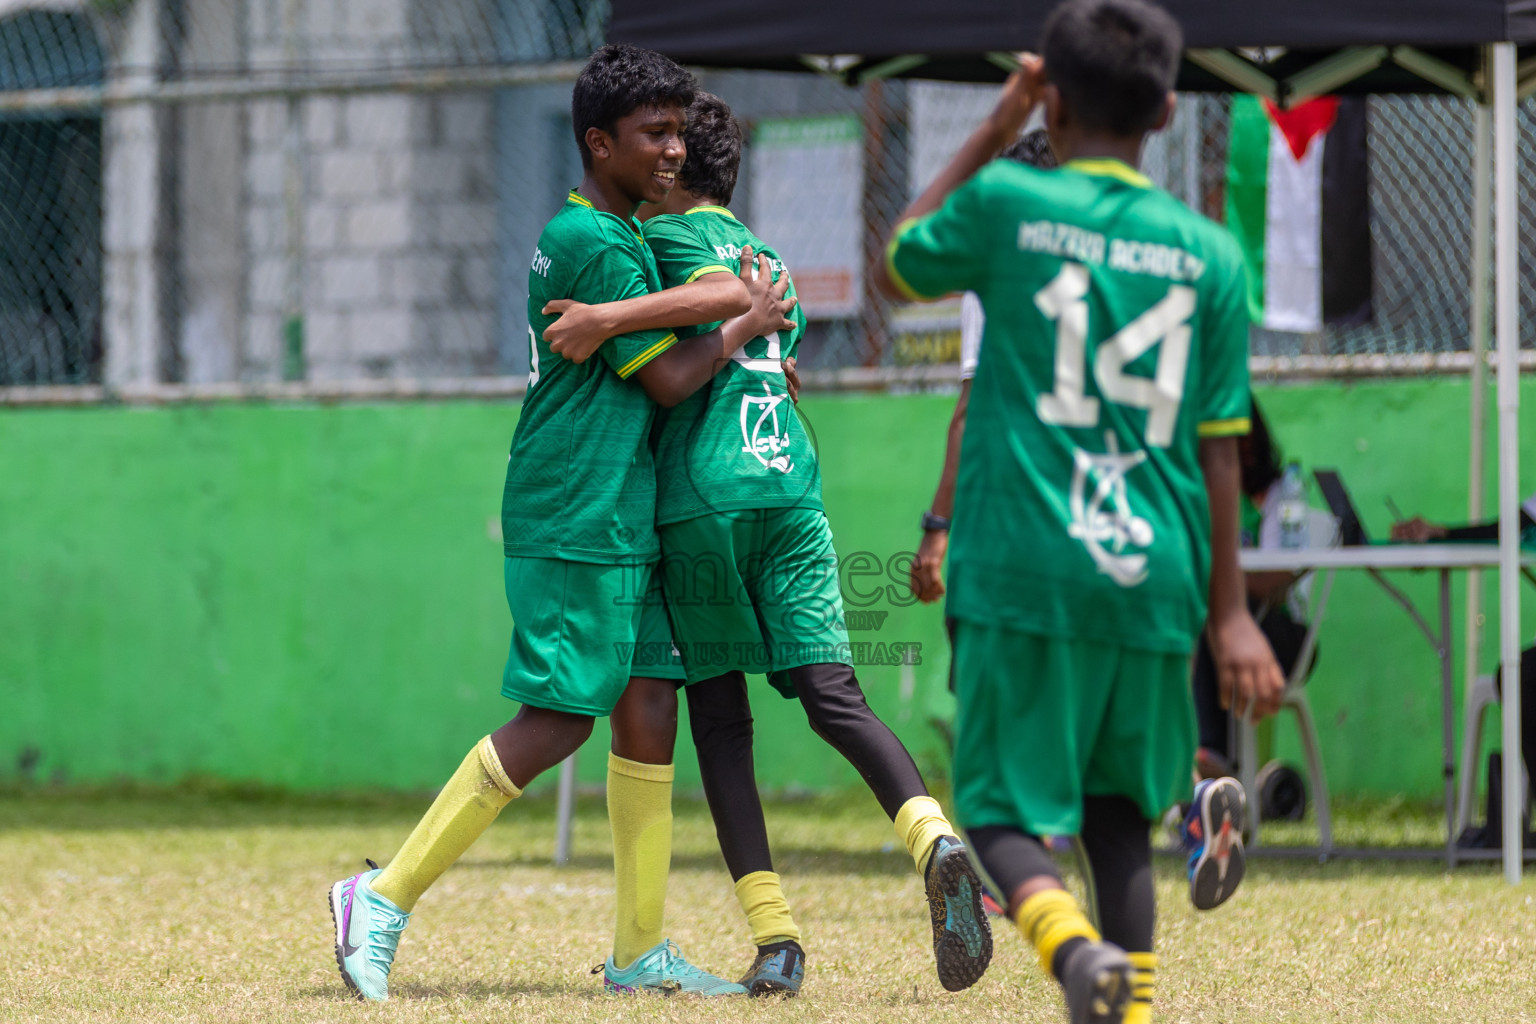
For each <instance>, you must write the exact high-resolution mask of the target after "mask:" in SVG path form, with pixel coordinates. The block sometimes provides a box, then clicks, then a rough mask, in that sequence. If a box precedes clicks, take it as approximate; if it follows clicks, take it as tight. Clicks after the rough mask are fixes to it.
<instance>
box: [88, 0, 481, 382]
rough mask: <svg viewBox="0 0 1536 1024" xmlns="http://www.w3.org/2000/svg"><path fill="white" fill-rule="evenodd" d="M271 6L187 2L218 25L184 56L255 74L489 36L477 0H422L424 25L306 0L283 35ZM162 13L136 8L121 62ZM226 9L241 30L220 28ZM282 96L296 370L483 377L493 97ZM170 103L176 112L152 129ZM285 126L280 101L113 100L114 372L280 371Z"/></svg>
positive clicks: (419, 52) (361, 2)
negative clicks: (298, 330) (293, 220)
mask: <svg viewBox="0 0 1536 1024" xmlns="http://www.w3.org/2000/svg"><path fill="white" fill-rule="evenodd" d="M283 2H284V0H245V2H243V3H239V2H237V0H189V4H188V6H189V7H190V8H191V9H192V10H193V13H194V14H195V15H197V16H198V18H197V19H196V20H198V21H199V23H200V24H203V25H206V26H222V27H224V29H225V30H226V31H225V32H224V33H223V35H222V36H220V37H217V38H215V33H213V32H212V31H209V32H205V33H203V34H201V35H196V36H193V37H191V38H189V40H188V41H187V45H189V46H193V47H195V48H196V50H197V51H198V52H197V53H193V54H191V55H190V56H191V57H192V58H196V57H198V56H199V55H200V54H201V55H202V56H217V57H218V58H220V60H222V61H224V62H225V63H228V62H230V61H232V60H237V59H238V57H239V54H238V53H237V54H231V53H230V52H228V50H229V47H230V46H231V45H237V46H239V47H241V48H243V53H244V56H245V58H246V62H247V64H248V65H249V66H250V67H251V68H252V69H253V70H255V71H260V70H262V69H266V70H267V71H269V72H270V71H271V70H273V69H277V68H281V67H283V66H284V64H285V62H287V61H288V60H289V59H290V58H293V57H297V58H298V59H299V60H300V61H302V62H304V63H306V64H308V65H309V66H313V67H320V68H325V69H331V70H340V69H344V68H346V67H349V66H351V67H357V66H367V67H390V66H398V65H401V64H402V63H403V62H405V61H407V60H409V61H410V62H412V63H419V62H420V61H421V59H422V58H423V56H424V55H427V54H424V53H423V51H424V50H430V51H432V52H433V53H438V51H442V53H439V54H438V55H439V56H443V55H446V54H448V52H449V51H454V52H457V53H459V55H460V57H461V59H463V60H471V59H474V58H475V57H476V55H477V52H478V51H476V49H475V47H477V46H478V47H480V48H482V49H483V48H484V47H485V46H487V45H490V44H488V43H487V41H486V40H487V36H486V33H485V31H484V30H483V26H484V25H485V24H486V19H485V18H484V16H483V15H484V3H487V2H489V0H459V2H457V3H456V4H454V5H451V7H449V8H442V9H436V8H434V12H433V13H432V16H431V17H430V18H428V17H426V15H424V14H423V11H424V10H425V8H420V5H419V4H418V3H417V0H305V2H304V3H302V4H300V5H298V9H299V11H300V15H299V17H300V20H299V23H298V29H299V31H298V33H297V34H296V35H294V36H293V37H291V38H288V37H285V35H284V26H283V24H282V13H283ZM158 6H159V5H158V3H156V2H146V3H144V4H141V5H140V6H139V7H138V8H137V9H136V11H135V17H134V23H133V25H132V29H134V30H136V33H137V34H136V35H135V34H133V33H130V44H131V45H129V46H126V47H124V48H123V50H122V51H121V52H120V54H119V58H120V60H126V59H127V58H129V57H133V56H135V55H136V56H137V57H139V58H141V59H138V60H137V61H136V63H138V64H142V65H144V66H153V64H154V63H155V62H154V61H153V60H148V59H142V58H143V57H144V55H145V54H147V53H152V52H154V47H155V46H156V45H158V42H159V40H158V38H157V37H156V35H155V33H154V28H155V26H156V24H157V18H158ZM418 8H420V9H418ZM242 12H243V15H242ZM477 12H479V13H478V14H477ZM450 15H451V17H450ZM242 17H243V25H244V31H243V32H237V31H235V29H236V28H237V27H238V26H239V25H241V23H242ZM477 17H478V18H479V23H478V24H479V25H480V28H479V29H477V28H476V24H477V23H476V18H477ZM424 19H425V20H424ZM139 37H142V40H140V39H139ZM135 41H137V45H132V44H134V43H135ZM479 56H481V57H485V56H487V55H486V54H480V55H479ZM297 102H298V117H299V130H298V135H299V145H298V152H299V158H298V160H297V167H298V168H299V171H298V183H299V192H300V195H301V197H302V198H301V208H302V225H301V226H300V229H299V231H298V235H299V237H298V238H297V239H296V240H294V241H296V242H297V251H298V252H299V253H300V254H301V255H300V257H299V259H298V261H297V269H296V272H297V275H298V280H299V281H300V282H301V286H300V289H299V290H300V292H301V293H302V301H301V304H300V305H301V309H300V312H301V314H302V317H303V323H304V336H305V362H306V366H307V376H308V377H310V378H311V379H316V380H335V379H357V378H367V377H386V376H393V377H412V376H422V377H443V376H472V375H481V374H487V373H493V372H497V371H498V369H500V368H501V367H500V363H499V362H498V358H497V322H498V320H497V317H498V313H497V263H498V251H499V250H498V244H497V243H498V233H497V230H498V221H497V213H498V211H497V196H496V192H497V189H496V181H497V177H496V170H497V168H496V166H495V153H496V138H495V135H496V128H497V124H496V121H495V119H494V118H493V111H494V104H495V99H494V96H493V94H492V93H491V92H489V91H485V92H481V93H474V94H455V95H448V94H435V93H428V94H364V95H346V96H325V95H313V96H306V97H304V98H302V99H301V100H299V101H297ZM205 110H206V111H209V112H210V113H209V114H208V115H206V116H204V115H203V114H202V113H201V112H202V111H205ZM173 116H174V117H180V118H181V120H179V121H177V122H175V123H176V125H177V126H178V128H177V130H175V131H168V130H167V127H166V123H167V121H168V118H170V117H173ZM288 125H289V110H288V101H286V100H281V99H278V100H262V101H257V102H252V103H248V104H244V105H240V106H238V107H226V108H222V109H216V108H213V107H210V108H199V107H188V108H185V109H184V110H181V109H178V110H176V112H175V113H174V114H173V113H169V112H168V111H167V108H158V107H141V108H125V109H123V110H119V111H114V112H113V113H112V114H111V115H110V116H109V117H108V120H107V124H106V126H105V132H106V149H107V154H108V157H107V173H106V184H105V195H104V206H105V225H104V231H105V249H106V253H105V256H106V265H105V274H104V276H105V279H106V280H105V289H106V292H107V294H106V296H105V300H106V307H107V308H106V324H107V331H106V333H107V339H106V340H107V350H108V356H107V359H108V367H107V377H108V379H109V381H110V382H111V383H114V384H118V385H123V384H133V383H147V382H153V381H157V380H163V379H166V378H167V377H175V376H177V375H180V376H181V377H182V378H183V379H187V380H192V381H208V380H229V379H234V380H242V381H260V380H275V379H278V378H279V377H281V376H282V373H283V366H284V351H285V341H284V339H285V322H286V320H287V314H288V313H289V310H288V308H287V307H288V303H289V299H288V296H289V281H290V275H291V274H293V273H294V272H295V267H294V264H293V263H292V262H291V260H292V259H293V255H292V254H293V251H294V246H293V245H291V240H290V238H289V225H288V216H287V206H286V196H287V194H288V176H289V174H290V166H291V164H290V158H289V156H288V149H287V147H288V144H289V140H288V134H289V128H288ZM167 168H174V169H175V173H174V174H168V172H167ZM210 197H215V198H216V200H217V201H212V202H211V201H209V200H210Z"/></svg>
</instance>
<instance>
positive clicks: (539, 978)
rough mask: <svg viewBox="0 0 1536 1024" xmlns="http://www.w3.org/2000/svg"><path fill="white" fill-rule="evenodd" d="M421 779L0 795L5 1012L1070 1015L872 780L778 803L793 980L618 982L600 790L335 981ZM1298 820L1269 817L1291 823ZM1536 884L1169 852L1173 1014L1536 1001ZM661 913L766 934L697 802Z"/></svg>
mask: <svg viewBox="0 0 1536 1024" xmlns="http://www.w3.org/2000/svg"><path fill="white" fill-rule="evenodd" d="M423 806H424V803H423V801H421V800H419V799H413V800H401V799H395V798H365V799H360V800H339V799H316V798H293V797H288V798H279V797H271V796H264V795H260V794H248V795H245V796H244V797H242V796H241V795H240V794H238V793H229V792H220V793H198V792H178V793H173V794H158V795H142V794H140V795H133V794H94V795H89V794H66V795H59V794H48V793H41V792H30V793H26V792H21V793H18V792H11V793H8V794H0V951H3V954H4V956H3V958H0V1019H3V1020H5V1021H49V1022H52V1021H92V1022H99V1021H145V1022H156V1024H159V1022H171V1021H219V1022H224V1024H233V1022H238V1021H272V1022H305V1024H314V1022H319V1021H330V1022H339V1021H456V1022H457V1021H466V1022H480V1021H486V1022H490V1021H495V1022H506V1021H599V1020H601V1021H610V1020H614V1021H628V1020H635V1021H716V1020H721V1021H747V1020H762V1021H771V1022H801V1021H806V1022H810V1021H828V1022H832V1021H836V1022H849V1024H863V1022H876V1021H881V1022H884V1021H914V1022H915V1021H921V1022H925V1024H926V1022H937V1021H956V1022H959V1021H965V1022H977V1021H1045V1022H1050V1021H1057V1020H1062V1019H1064V1018H1063V1017H1062V1015H1061V1011H1060V1010H1059V1008H1058V998H1057V994H1056V991H1055V989H1054V986H1053V985H1052V984H1050V983H1049V982H1048V981H1047V980H1045V978H1044V977H1043V976H1042V974H1041V972H1040V970H1039V968H1038V966H1037V965H1036V964H1035V963H1034V962H1033V960H1032V957H1031V956H1030V955H1028V953H1027V950H1026V948H1025V946H1024V944H1023V942H1022V941H1021V940H1020V939H1019V938H1018V936H1017V935H1016V934H1014V933H1013V932H1012V930H1011V928H1010V927H1009V926H1007V925H1006V924H1003V925H1002V926H1000V927H998V929H997V940H998V941H997V954H996V957H995V959H994V960H993V964H992V969H991V971H990V972H989V973H988V974H987V976H986V977H985V978H984V979H983V980H982V981H981V983H980V984H978V985H976V986H975V987H974V988H972V989H971V990H970V991H968V992H965V993H962V994H959V995H951V994H948V993H946V992H944V991H943V990H942V989H941V988H940V986H939V984H938V980H937V978H936V977H935V975H934V971H933V965H932V960H931V956H930V953H929V948H928V947H929V937H928V924H927V913H926V910H925V906H924V902H923V896H922V888H921V885H920V884H919V882H918V879H917V878H916V876H915V873H914V872H913V870H912V865H911V862H910V860H909V859H908V858H907V857H906V855H905V853H904V852H902V851H900V850H897V849H895V848H893V845H892V839H893V834H892V832H891V829H890V826H889V825H888V823H886V821H885V820H884V819H883V817H882V816H881V815H880V813H879V810H878V808H877V807H876V805H875V804H874V802H873V801H872V800H871V799H870V798H869V797H867V796H865V795H862V794H858V795H851V796H844V797H835V798H817V799H814V800H797V801H787V802H774V803H770V805H769V808H768V814H769V827H770V830H771V833H772V834H773V836H774V838H775V843H776V853H777V855H778V860H779V869H780V871H781V873H783V875H784V876H785V879H786V885H785V887H786V890H787V892H788V895H789V898H790V900H791V903H792V904H793V906H794V907H795V909H796V911H797V914H798V916H799V919H800V922H801V926H802V928H803V930H804V931H805V944H806V947H807V950H808V957H809V968H810V973H809V975H808V980H807V983H806V987H805V990H804V994H803V995H802V997H801V998H799V999H797V1000H791V1001H786V1002H760V1001H755V1000H753V1001H748V1000H731V1001H728V1002H724V1003H722V1002H719V1001H716V1002H710V1003H703V1002H697V1001H686V1000H681V999H679V1000H666V999H660V998H644V999H633V1000H624V999H618V998H613V997H607V996H605V995H604V994H603V993H602V988H601V983H600V981H599V979H597V978H594V977H592V976H591V975H590V974H589V973H588V971H589V970H590V968H591V967H592V966H593V965H594V964H597V963H600V962H601V961H602V959H603V958H604V956H606V955H607V952H608V945H607V944H608V941H609V934H610V932H609V927H610V915H611V912H612V911H611V906H610V900H611V895H612V877H611V874H610V870H611V869H610V865H609V840H608V833H607V820H606V817H605V815H604V811H603V805H602V801H601V799H595V798H594V799H583V801H582V802H581V806H580V813H579V818H578V822H577V830H576V849H577V856H576V858H575V860H574V863H573V864H572V865H570V866H568V867H565V868H554V867H551V866H550V862H549V858H550V854H551V851H552V849H553V842H554V838H553V837H554V805H553V801H552V800H551V799H549V798H547V797H545V798H528V799H526V800H524V801H521V802H519V803H515V804H513V805H512V806H511V807H510V808H509V809H508V811H507V812H505V813H504V814H503V815H502V818H501V820H500V821H498V822H497V824H496V825H495V826H494V827H493V828H492V829H491V831H490V832H489V833H488V834H487V835H486V836H485V837H484V838H482V840H481V841H480V843H479V844H478V845H477V846H476V847H475V848H474V849H472V850H471V851H470V852H469V854H468V856H467V857H466V858H465V859H464V860H463V861H462V862H461V863H460V864H459V865H458V866H456V867H455V868H454V869H453V870H451V871H450V872H449V873H448V874H447V875H445V876H444V877H443V879H442V880H441V881H440V882H439V884H438V885H437V886H436V887H435V888H434V889H433V890H432V891H431V892H430V893H428V895H427V896H426V897H425V898H424V899H423V900H422V902H421V904H420V905H419V906H418V908H417V910H418V913H417V916H416V918H415V920H414V921H413V923H412V924H411V926H410V928H409V929H408V930H407V932H406V934H405V937H404V939H403V940H402V942H401V949H400V955H399V958H398V959H397V961H396V966H395V972H394V975H393V977H392V979H391V980H392V982H393V985H392V991H393V998H392V999H391V1001H390V1002H389V1003H388V1004H385V1005H381V1006H375V1005H364V1004H360V1003H356V1002H353V1001H351V1000H350V999H348V998H347V995H346V991H345V989H344V988H343V986H342V983H341V981H340V979H339V977H338V976H337V973H336V968H335V962H334V960H333V958H332V953H331V925H330V919H329V915H328V912H327V910H326V906H325V900H324V895H325V892H326V890H327V888H328V886H329V884H330V882H331V881H333V880H334V879H336V878H339V877H342V876H344V875H346V874H350V873H352V872H353V871H354V870H358V869H360V868H361V867H362V866H363V863H362V862H363V858H364V857H366V856H371V857H373V858H375V859H378V860H383V859H385V858H387V857H388V856H389V855H390V854H392V853H393V852H394V849H395V847H396V846H397V845H398V844H399V842H400V840H401V839H402V838H403V837H404V835H405V833H406V832H407V830H408V829H409V828H410V826H411V825H412V824H413V822H414V821H415V818H416V817H417V815H418V814H419V813H420V810H421V809H422V807H423ZM1340 811H1341V813H1340V815H1339V817H1340V819H1341V820H1340V822H1339V825H1338V832H1339V840H1340V841H1341V842H1343V843H1345V844H1358V845H1389V844H1396V843H1404V842H1407V843H1414V844H1418V845H1423V846H1432V845H1434V844H1435V843H1436V842H1437V841H1438V837H1439V833H1438V827H1439V825H1438V822H1439V819H1438V817H1437V815H1436V813H1435V811H1434V810H1433V809H1430V808H1415V807H1404V806H1399V805H1392V804H1381V803H1377V804H1370V805H1349V804H1346V805H1345V806H1343V807H1342V808H1341V809H1340ZM1310 835H1311V833H1310V831H1309V830H1308V829H1307V828H1306V827H1305V826H1292V827H1290V831H1289V832H1288V831H1287V830H1286V829H1276V830H1275V831H1274V832H1273V833H1269V834H1267V836H1266V838H1270V839H1273V840H1275V841H1278V842H1288V841H1289V842H1301V841H1304V840H1305V839H1307V838H1309V837H1310ZM1533 892H1536V885H1532V884H1526V885H1522V886H1521V887H1519V888H1510V887H1508V886H1506V885H1504V883H1503V882H1502V881H1501V879H1500V877H1499V875H1498V872H1497V868H1496V867H1494V866H1492V865H1487V864H1480V865H1471V866H1466V867H1462V868H1459V869H1458V870H1457V871H1456V872H1455V873H1454V874H1452V875H1447V874H1446V872H1445V870H1444V867H1443V866H1442V865H1440V864H1439V863H1437V862H1425V861H1410V862H1400V861H1346V862H1333V863H1329V864H1324V865H1319V864H1316V863H1314V862H1310V861H1300V860H1290V861H1279V860H1267V859H1265V860H1256V861H1255V862H1253V864H1252V866H1251V872H1250V875H1249V879H1248V881H1247V882H1246V883H1245V885H1244V888H1243V890H1242V891H1241V892H1240V893H1239V895H1238V896H1237V897H1236V898H1235V899H1234V900H1233V901H1232V902H1231V903H1230V904H1228V905H1227V906H1225V907H1222V908H1220V909H1218V910H1216V911H1214V912H1212V913H1208V914H1197V913H1196V912H1195V911H1193V910H1192V909H1191V908H1190V906H1189V903H1188V900H1187V898H1186V896H1185V890H1184V885H1183V874H1182V871H1181V865H1180V863H1179V862H1178V861H1177V860H1176V859H1174V858H1173V857H1160V858H1159V861H1158V899H1159V905H1160V907H1161V911H1162V913H1161V917H1160V921H1159V934H1158V944H1159V948H1160V952H1161V957H1162V961H1161V971H1160V977H1159V982H1160V989H1159V993H1158V1005H1157V1017H1158V1019H1159V1020H1160V1021H1191V1022H1218V1021H1219V1022H1246V1021H1252V1022H1265V1024H1272V1022H1282V1021H1298V1022H1299V1021H1330V1022H1332V1021H1393V1022H1403V1021H1457V1022H1460V1021H1468V1022H1485V1021H1531V1020H1536V903H1533V899H1532V894H1533ZM668 912H669V924H668V930H669V932H670V934H671V935H672V937H673V938H675V939H676V940H677V941H678V942H679V943H680V944H681V945H682V947H683V949H684V950H685V951H686V952H687V954H688V955H689V957H690V958H692V959H693V960H694V961H695V962H697V963H699V964H701V965H703V966H705V967H709V968H712V969H714V970H716V971H717V972H719V973H722V974H726V975H728V976H735V975H736V974H737V973H739V972H740V971H741V969H742V968H744V967H745V965H746V963H747V961H748V959H749V953H750V947H749V943H748V940H747V937H746V933H745V930H744V928H743V926H742V923H741V919H740V913H739V911H738V909H737V907H736V905H735V901H734V899H733V898H732V896H731V889H730V884H729V879H728V877H727V875H726V874H725V870H724V866H723V864H722V863H721V860H720V856H719V853H718V852H717V851H716V849H715V846H714V833H713V829H712V827H711V825H710V823H709V818H708V814H707V811H706V809H705V808H704V806H703V803H702V801H699V800H693V799H682V798H680V799H679V800H678V801H677V807H676V838H675V842H674V857H673V873H672V881H671V889H670V896H669V904H668Z"/></svg>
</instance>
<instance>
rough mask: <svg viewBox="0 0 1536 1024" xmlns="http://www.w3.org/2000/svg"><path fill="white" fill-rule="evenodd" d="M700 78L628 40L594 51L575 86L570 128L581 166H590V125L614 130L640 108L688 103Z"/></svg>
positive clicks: (572, 93)
mask: <svg viewBox="0 0 1536 1024" xmlns="http://www.w3.org/2000/svg"><path fill="white" fill-rule="evenodd" d="M697 91H698V82H696V81H694V78H693V76H692V75H691V74H689V73H688V72H687V71H685V70H683V69H682V68H681V67H679V66H678V65H677V64H676V63H675V62H674V61H672V60H671V59H670V58H668V57H663V56H662V55H661V54H659V53H657V52H655V51H654V50H644V49H641V48H640V47H638V46H630V45H629V44H628V43H608V44H607V45H605V46H602V47H600V48H599V49H598V50H596V51H595V52H594V53H593V54H592V56H591V57H590V58H588V60H587V65H586V67H584V68H582V69H581V74H580V75H579V76H577V78H576V86H575V88H573V89H572V90H571V127H572V128H574V129H575V131H576V148H577V149H579V150H580V151H581V166H583V167H588V168H590V167H591V166H592V152H591V150H589V149H587V129H588V128H597V129H599V130H600V131H605V132H608V133H609V134H612V133H613V131H614V128H615V127H616V126H617V125H618V123H619V119H620V118H622V117H627V116H628V115H629V114H631V113H633V112H634V111H636V110H639V109H640V108H641V107H671V106H677V107H686V106H688V104H690V103H692V102H693V97H694V93H696V92H697Z"/></svg>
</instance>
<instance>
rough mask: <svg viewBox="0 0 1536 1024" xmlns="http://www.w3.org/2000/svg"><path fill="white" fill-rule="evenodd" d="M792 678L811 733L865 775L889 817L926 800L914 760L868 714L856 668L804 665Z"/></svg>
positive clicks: (878, 722) (888, 729)
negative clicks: (917, 798) (918, 800)
mask: <svg viewBox="0 0 1536 1024" xmlns="http://www.w3.org/2000/svg"><path fill="white" fill-rule="evenodd" d="M789 678H790V682H792V683H793V684H794V687H795V694H796V695H797V696H799V698H800V706H801V707H803V708H804V709H805V717H806V718H807V719H809V720H810V723H811V730H812V731H813V732H815V733H816V735H818V736H820V737H821V738H822V739H824V740H826V741H827V743H829V744H831V746H832V749H834V750H836V751H837V752H838V753H839V754H842V755H843V757H844V758H845V759H847V761H848V763H849V764H851V765H853V767H854V768H855V769H856V770H857V771H858V773H859V774H860V775H861V776H863V778H864V784H865V785H867V786H868V787H869V789H870V792H872V793H874V794H875V799H876V800H878V801H880V807H881V809H883V810H884V811H885V813H886V816H887V817H889V818H890V819H891V820H892V821H895V820H896V812H897V811H899V810H901V805H902V804H904V803H906V802H907V801H908V800H910V799H912V798H913V797H915V796H927V795H928V787H927V786H926V785H924V783H923V776H922V774H921V773H920V772H918V770H917V765H916V764H915V763H913V761H912V755H911V754H909V753H907V748H906V747H904V746H902V745H901V741H900V740H898V739H897V738H896V734H895V733H893V732H891V730H890V727H889V726H887V725H886V724H885V723H884V722H882V721H880V719H878V718H876V717H875V713H874V712H873V711H871V710H870V707H869V702H868V701H866V700H865V699H864V691H863V690H862V689H860V687H859V680H858V679H857V678H856V677H855V676H854V674H853V667H852V666H850V665H837V664H823V665H802V666H801V667H799V668H792V669H790V670H789Z"/></svg>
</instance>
